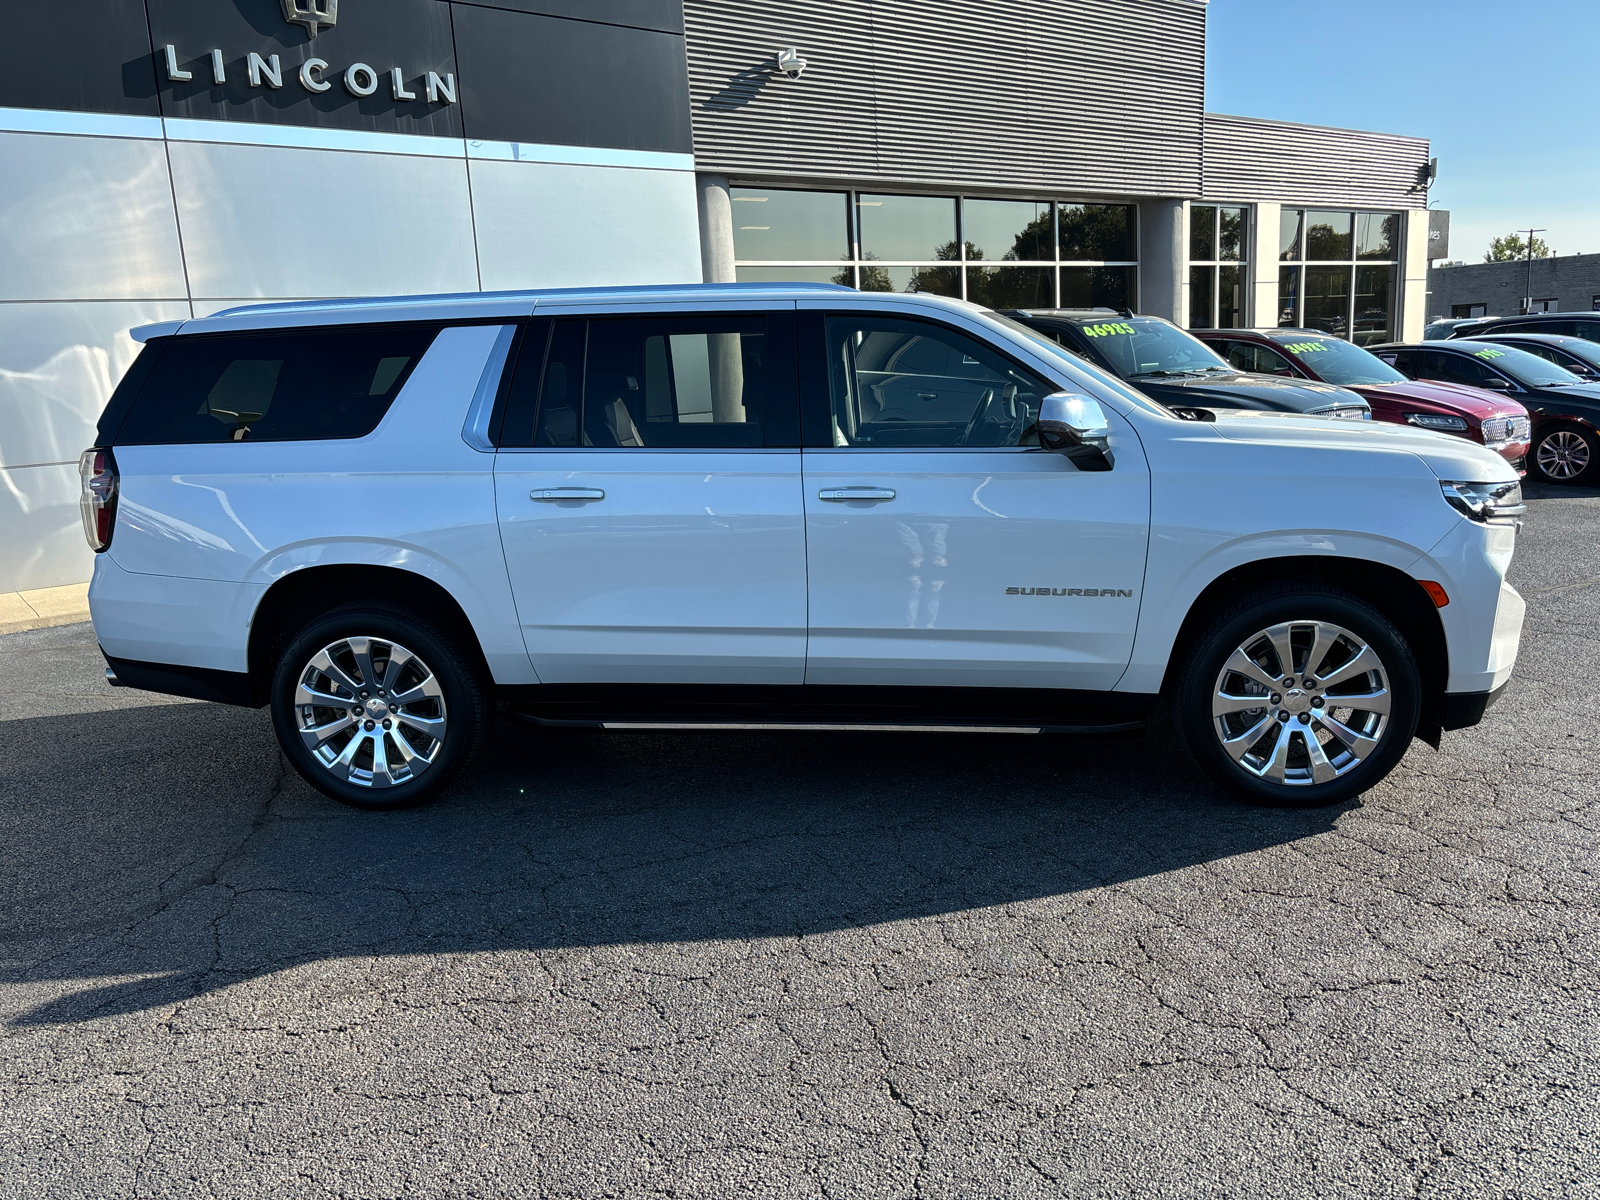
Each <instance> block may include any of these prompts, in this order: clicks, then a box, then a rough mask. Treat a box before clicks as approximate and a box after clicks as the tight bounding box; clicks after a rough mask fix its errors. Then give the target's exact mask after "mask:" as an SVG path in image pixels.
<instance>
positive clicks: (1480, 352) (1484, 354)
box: [1472, 350, 1506, 358]
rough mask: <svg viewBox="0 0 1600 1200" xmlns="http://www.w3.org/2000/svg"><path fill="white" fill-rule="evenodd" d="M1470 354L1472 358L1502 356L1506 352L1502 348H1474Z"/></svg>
mask: <svg viewBox="0 0 1600 1200" xmlns="http://www.w3.org/2000/svg"><path fill="white" fill-rule="evenodd" d="M1472 356H1473V357H1474V358H1504V357H1505V356H1506V352H1505V351H1504V350H1474V351H1473V352H1472Z"/></svg>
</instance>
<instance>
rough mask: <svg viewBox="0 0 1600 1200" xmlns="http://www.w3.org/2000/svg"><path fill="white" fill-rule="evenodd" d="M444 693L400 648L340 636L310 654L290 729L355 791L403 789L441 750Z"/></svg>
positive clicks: (380, 640)
mask: <svg viewBox="0 0 1600 1200" xmlns="http://www.w3.org/2000/svg"><path fill="white" fill-rule="evenodd" d="M447 715H448V714H447V713H446V712H445V704H444V692H443V690H442V689H441V688H440V686H439V680H438V679H437V677H435V675H434V673H433V672H432V671H431V670H430V669H429V668H428V665H427V664H426V663H425V662H423V661H422V659H420V658H418V657H417V656H416V655H415V654H413V653H412V652H411V651H409V650H407V649H406V648H405V647H404V646H402V645H400V644H399V643H397V642H391V641H386V640H385V639H383V638H375V637H349V638H341V639H340V640H338V641H337V642H334V643H332V644H331V645H328V646H324V647H323V648H322V649H321V650H318V651H317V652H316V654H314V655H312V656H311V661H310V662H309V663H307V664H306V668H305V670H303V671H302V672H300V681H299V683H298V684H296V685H295V689H294V716H295V727H296V729H297V730H298V731H299V733H300V740H301V741H302V742H304V743H305V747H306V749H307V750H309V751H310V752H311V754H312V756H313V757H314V758H316V760H317V761H318V762H320V763H321V764H322V765H323V766H324V767H326V768H327V769H328V771H329V772H330V773H331V774H332V775H333V776H334V777H335V778H337V779H341V780H343V781H345V782H346V783H351V784H354V785H356V786H357V787H370V788H390V787H400V786H402V785H404V784H407V783H410V782H412V781H413V780H415V779H417V778H419V777H420V776H421V775H422V774H423V773H424V772H425V771H427V769H428V768H429V767H430V766H432V765H433V764H434V762H435V761H437V760H438V758H439V755H440V753H441V751H442V750H443V749H444V735H445V722H446V719H447Z"/></svg>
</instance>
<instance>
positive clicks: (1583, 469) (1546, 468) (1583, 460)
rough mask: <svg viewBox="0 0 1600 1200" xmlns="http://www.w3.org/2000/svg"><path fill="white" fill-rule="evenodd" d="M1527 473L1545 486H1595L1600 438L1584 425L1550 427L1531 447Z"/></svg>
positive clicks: (1598, 480) (1599, 474) (1598, 475)
mask: <svg viewBox="0 0 1600 1200" xmlns="http://www.w3.org/2000/svg"><path fill="white" fill-rule="evenodd" d="M1541 459H1542V460H1543V461H1541ZM1528 470H1529V471H1531V472H1533V474H1534V477H1535V478H1537V479H1542V480H1544V482H1546V483H1557V484H1562V485H1571V486H1576V487H1593V486H1594V485H1595V484H1596V483H1600V438H1597V437H1595V435H1594V430H1592V429H1586V428H1584V427H1583V426H1582V425H1568V424H1551V425H1547V426H1545V427H1544V428H1543V429H1541V430H1539V434H1538V436H1537V437H1535V438H1534V440H1533V445H1531V446H1529V447H1528Z"/></svg>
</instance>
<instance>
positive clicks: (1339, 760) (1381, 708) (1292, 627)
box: [1211, 621, 1393, 786]
mask: <svg viewBox="0 0 1600 1200" xmlns="http://www.w3.org/2000/svg"><path fill="white" fill-rule="evenodd" d="M1392 700H1393V697H1392V695H1391V694H1390V691H1389V674H1388V672H1387V671H1386V670H1385V669H1384V666H1383V663H1382V661H1381V660H1380V659H1379V658H1378V655H1377V653H1376V652H1375V651H1374V650H1373V649H1372V647H1371V646H1369V645H1368V644H1367V643H1365V642H1363V641H1362V640H1361V639H1360V638H1359V637H1357V636H1356V635H1355V634H1353V633H1351V632H1350V631H1349V630H1348V629H1345V628H1343V627H1341V626H1339V625H1334V624H1331V623H1330V622H1327V621H1285V622H1284V623H1283V624H1281V625H1274V626H1272V627H1271V628H1270V629H1263V630H1262V631H1261V632H1260V633H1257V634H1255V635H1253V636H1252V637H1250V638H1248V639H1246V640H1245V642H1244V643H1243V644H1242V645H1241V646H1240V647H1239V648H1238V649H1237V650H1235V651H1234V652H1233V653H1232V654H1231V655H1229V657H1228V661H1227V662H1225V663H1224V664H1223V666H1222V670H1221V671H1220V672H1219V673H1218V675H1217V683H1216V689H1215V693H1214V695H1213V697H1212V701H1211V717H1212V725H1213V727H1214V729H1215V730H1216V735H1217V739H1218V740H1219V741H1220V742H1221V743H1222V748H1223V749H1224V750H1226V751H1227V752H1228V757H1229V758H1231V759H1233V761H1234V762H1236V763H1237V764H1238V765H1239V767H1240V769H1242V770H1244V771H1248V772H1249V773H1250V774H1251V775H1254V776H1255V777H1256V778H1258V779H1263V780H1265V781H1267V782H1268V783H1277V784H1285V785H1289V786H1309V785H1312V784H1318V783H1328V782H1330V781H1332V780H1334V779H1338V778H1339V777H1340V776H1341V775H1344V774H1345V773H1346V772H1348V771H1350V770H1351V769H1352V768H1354V767H1355V766H1357V765H1358V764H1359V763H1360V762H1362V760H1364V759H1366V758H1367V757H1368V756H1369V755H1370V754H1371V753H1372V752H1373V751H1374V750H1376V749H1377V748H1378V743H1379V741H1380V740H1381V739H1382V738H1383V734H1384V730H1385V729H1386V728H1387V727H1388V724H1389V711H1390V707H1391V703H1392Z"/></svg>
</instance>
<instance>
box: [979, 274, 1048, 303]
mask: <svg viewBox="0 0 1600 1200" xmlns="http://www.w3.org/2000/svg"><path fill="white" fill-rule="evenodd" d="M1055 273H1056V272H1055V268H1054V267H968V268H967V299H968V300H970V301H972V302H973V303H974V304H982V305H984V306H985V307H987V308H1054V307H1055V306H1056V281H1055Z"/></svg>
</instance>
